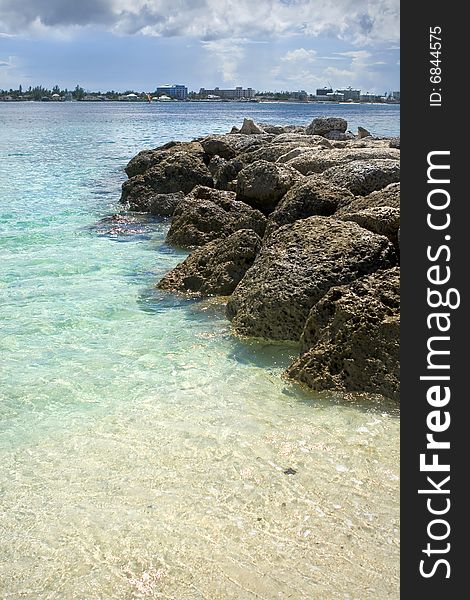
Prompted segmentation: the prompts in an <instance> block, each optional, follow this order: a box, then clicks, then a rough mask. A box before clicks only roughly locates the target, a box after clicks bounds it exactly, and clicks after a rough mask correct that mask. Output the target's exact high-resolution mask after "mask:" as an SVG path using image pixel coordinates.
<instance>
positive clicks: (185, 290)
mask: <svg viewBox="0 0 470 600" xmlns="http://www.w3.org/2000/svg"><path fill="white" fill-rule="evenodd" d="M260 248H261V238H260V237H259V235H258V234H256V233H255V232H254V231H253V230H252V229H240V230H239V231H236V232H235V233H232V234H231V235H229V236H228V237H225V238H221V239H217V240H214V241H213V242H209V243H208V244H205V245H204V246H202V247H201V248H198V249H197V250H195V251H194V252H193V253H192V254H190V255H189V256H188V258H187V259H186V260H185V261H183V262H182V263H180V264H179V265H178V266H177V267H175V268H174V269H173V270H172V271H170V272H169V273H168V274H167V275H165V277H164V278H163V279H162V280H161V281H160V282H159V283H158V285H157V287H159V288H160V289H163V290H167V291H170V292H174V293H180V294H181V293H182V294H189V295H195V296H228V295H230V294H231V293H232V292H233V291H234V289H235V288H236V286H237V285H238V283H239V282H240V281H241V279H242V277H243V276H244V275H245V273H246V272H247V270H248V269H249V268H250V267H251V265H252V264H253V262H254V260H255V258H256V255H257V254H258V252H259V250H260Z"/></svg>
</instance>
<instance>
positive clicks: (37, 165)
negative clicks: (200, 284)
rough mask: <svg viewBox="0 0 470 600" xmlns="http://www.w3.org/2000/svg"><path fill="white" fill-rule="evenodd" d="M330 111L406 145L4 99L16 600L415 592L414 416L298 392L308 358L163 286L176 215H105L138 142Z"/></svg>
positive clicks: (1, 369)
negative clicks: (409, 424)
mask: <svg viewBox="0 0 470 600" xmlns="http://www.w3.org/2000/svg"><path fill="white" fill-rule="evenodd" d="M324 114H328V115H335V116H343V117H345V118H346V119H347V120H348V123H349V128H350V129H351V130H352V131H355V129H356V128H357V126H358V125H361V126H363V127H366V128H367V129H369V130H370V131H371V132H372V133H374V134H375V135H382V136H385V135H397V134H399V114H400V112H399V106H393V105H350V104H345V105H331V106H330V105H328V106H326V105H314V104H281V103H280V104H275V103H273V104H248V105H243V104H236V103H220V104H217V103H214V104H207V103H188V104H178V103H169V104H163V103H162V104H151V105H149V104H130V103H123V104H120V103H99V104H95V103H21V104H16V103H11V104H5V103H3V104H2V103H0V131H1V136H0V161H1V163H0V164H1V169H0V189H1V195H0V246H1V261H0V329H1V336H0V381H1V387H0V546H1V553H0V597H1V598H2V599H7V598H8V599H10V598H11V599H16V598H27V599H31V600H42V599H46V598H47V599H57V600H59V599H60V600H63V599H69V598H74V599H75V598H76V599H80V600H92V599H97V600H98V599H109V600H114V599H123V600H124V599H130V598H132V599H134V598H165V599H178V600H193V599H194V600H196V599H198V600H199V599H205V598H207V599H210V600H213V599H220V600H228V599H237V600H244V599H247V600H248V599H252V598H253V599H254V598H257V599H259V598H262V599H265V600H272V599H274V598H293V599H295V600H302V599H308V600H311V599H312V598H315V599H317V598H318V599H319V600H329V599H330V598H331V599H336V598H338V599H339V598H341V599H347V598H350V599H353V598H361V600H364V599H368V598H370V599H374V600H376V599H377V598H398V597H399V593H398V576H399V564H398V562H399V415H398V411H397V408H396V406H395V405H393V404H390V403H387V402H378V401H377V400H376V399H373V398H369V397H367V396H364V397H360V398H357V399H356V400H355V401H354V402H345V401H342V400H341V399H340V398H337V397H335V396H334V395H331V394H314V393H312V392H309V391H307V390H304V389H303V388H301V387H299V386H297V385H295V384H292V383H289V382H287V381H286V380H284V379H283V378H282V376H281V375H282V372H283V370H284V369H285V367H286V366H287V365H288V364H289V362H290V361H291V359H292V357H293V356H295V354H296V347H295V346H293V345H292V346H289V345H281V344H269V343H263V342H254V341H252V342H247V341H241V340H237V339H236V338H234V337H232V336H231V334H230V329H229V324H228V322H227V321H226V319H225V318H224V310H223V306H222V305H221V304H220V303H219V302H217V301H214V300H212V301H194V300H192V301H190V300H184V299H181V298H176V297H173V296H171V295H168V294H165V293H163V292H160V291H158V290H156V289H155V287H154V286H155V283H156V282H157V281H158V279H159V278H161V277H162V275H163V274H164V273H166V272H167V271H168V270H169V269H171V268H172V267H173V266H174V265H176V264H177V263H178V262H179V261H181V260H182V259H183V258H184V256H185V253H184V252H182V251H180V250H175V249H173V248H171V247H169V246H167V245H166V244H165V234H166V231H167V229H168V226H169V225H168V222H167V221H165V220H157V219H151V218H146V217H142V218H140V219H138V220H137V221H136V223H135V224H133V226H132V227H131V229H130V230H129V231H128V232H127V233H126V234H121V233H119V232H115V231H113V230H110V229H109V227H108V226H107V224H106V222H103V221H101V220H102V219H105V218H106V217H107V216H109V215H111V214H113V213H115V212H117V211H119V210H121V207H120V205H119V203H118V200H119V196H120V186H121V184H122V182H123V181H124V180H125V173H124V170H123V169H124V166H125V165H126V163H127V162H128V160H129V159H130V158H131V157H132V156H133V155H134V154H136V153H137V152H138V151H139V150H142V149H144V148H152V147H155V146H157V145H159V144H162V143H164V142H167V141H169V140H171V139H175V140H187V139H191V138H194V137H197V136H201V135H205V134H208V133H216V132H226V131H229V130H230V128H231V127H232V125H238V126H240V125H241V122H242V121H243V117H244V116H251V117H253V118H254V119H255V121H262V122H269V123H280V124H283V123H292V124H307V123H309V122H310V121H311V119H312V118H314V117H315V116H320V115H324ZM289 469H291V470H293V471H295V474H288V473H291V472H292V471H290V470H289ZM285 471H287V473H285Z"/></svg>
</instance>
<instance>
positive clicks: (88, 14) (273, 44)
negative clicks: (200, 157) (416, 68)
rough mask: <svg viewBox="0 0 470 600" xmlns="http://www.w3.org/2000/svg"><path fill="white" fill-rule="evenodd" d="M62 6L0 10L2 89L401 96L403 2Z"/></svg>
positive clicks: (53, 0)
mask: <svg viewBox="0 0 470 600" xmlns="http://www.w3.org/2000/svg"><path fill="white" fill-rule="evenodd" d="M63 4H64V3H61V2H57V0H26V1H25V2H23V3H21V6H20V5H18V4H17V3H14V2H13V0H0V88H3V89H9V88H15V89H16V88H17V87H18V86H19V85H20V84H21V85H22V86H23V87H28V86H29V85H32V86H34V85H38V84H41V85H44V86H46V87H52V86H54V85H59V86H60V87H68V88H69V89H73V88H74V87H75V85H76V84H77V83H78V84H80V85H81V86H82V87H84V88H85V89H90V90H92V89H123V88H129V89H152V88H154V87H155V86H158V85H162V84H165V83H169V84H172V83H173V82H184V83H185V84H186V85H187V86H188V88H189V89H194V90H198V89H199V88H200V87H201V86H204V87H206V88H208V89H210V88H214V87H216V86H220V87H222V86H223V87H234V86H235V85H240V86H242V87H249V86H250V85H253V82H256V87H257V89H258V90H276V91H280V90H287V89H289V90H294V89H298V90H300V89H304V90H306V91H307V92H308V93H314V91H315V90H316V89H317V88H318V87H323V86H328V87H333V88H340V87H343V86H345V85H352V86H353V87H357V88H360V89H362V90H364V91H367V92H370V93H381V94H383V93H384V91H385V90H394V89H399V3H398V1H397V0H378V1H377V2H376V3H374V4H373V5H371V4H370V3H369V2H367V1H366V0H339V1H338V2H335V3H331V4H330V5H326V4H325V3H324V2H318V1H316V0H275V1H267V0H261V1H260V2H258V3H256V6H253V5H252V4H250V3H249V2H247V1H246V0H240V1H239V2H234V1H233V0H227V2H223V3H220V2H215V1H214V0H201V1H199V2H189V1H188V0H180V1H179V2H178V3H176V4H175V3H174V2H173V3H172V2H169V1H168V0H162V1H161V2H159V3H150V2H148V1H147V0H95V1H91V0H83V1H82V2H81V3H80V5H79V6H76V5H72V3H70V6H64V5H63ZM67 4H68V3H67ZM175 6H176V7H177V8H178V11H177V12H176V10H175Z"/></svg>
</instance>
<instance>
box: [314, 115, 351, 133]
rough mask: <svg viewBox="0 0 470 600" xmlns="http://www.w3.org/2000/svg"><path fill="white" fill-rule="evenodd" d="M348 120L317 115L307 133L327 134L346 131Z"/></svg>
mask: <svg viewBox="0 0 470 600" xmlns="http://www.w3.org/2000/svg"><path fill="white" fill-rule="evenodd" d="M347 128H348V122H347V121H346V120H345V119H341V118H338V117H317V118H316V119H313V121H312V122H311V123H310V125H309V126H308V127H307V129H306V133H308V134H313V135H323V136H324V135H326V134H329V133H331V132H332V131H338V132H340V133H345V131H346V129H347Z"/></svg>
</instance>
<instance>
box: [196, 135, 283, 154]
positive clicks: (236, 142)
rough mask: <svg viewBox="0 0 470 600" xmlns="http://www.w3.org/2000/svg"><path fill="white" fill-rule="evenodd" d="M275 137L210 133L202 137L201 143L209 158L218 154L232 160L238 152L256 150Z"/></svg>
mask: <svg viewBox="0 0 470 600" xmlns="http://www.w3.org/2000/svg"><path fill="white" fill-rule="evenodd" d="M273 138H274V136H273V135H270V134H252V135H248V134H246V135H240V134H239V133H237V134H232V133H226V134H223V135H208V136H206V137H205V138H202V139H201V140H200V143H201V146H202V147H203V148H204V152H205V153H206V155H207V156H208V157H209V158H211V157H212V156H215V155H217V156H221V157H222V158H225V159H227V160H230V159H231V158H234V157H235V156H237V155H238V154H242V153H243V152H248V151H251V150H256V149H257V148H260V147H261V146H263V145H265V144H269V142H271V140H272V139H273Z"/></svg>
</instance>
